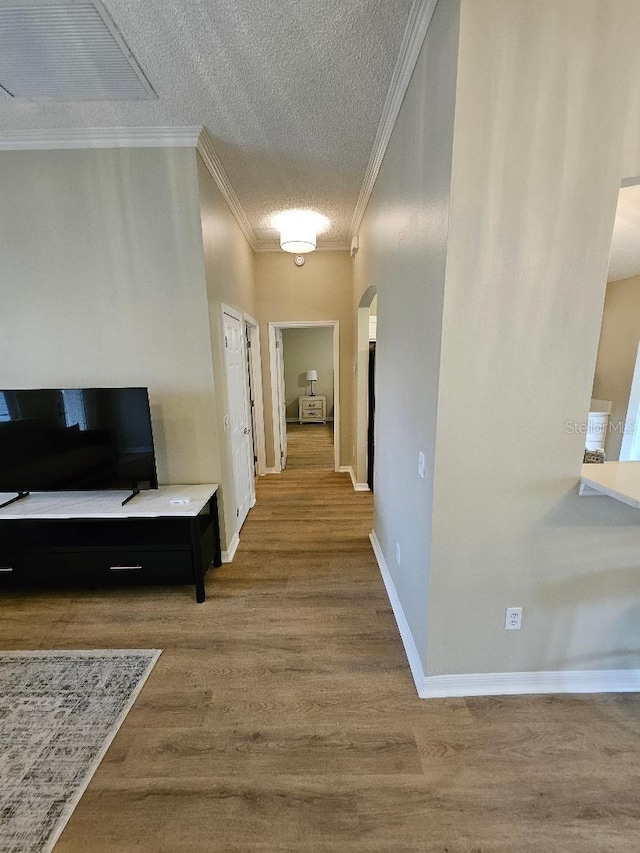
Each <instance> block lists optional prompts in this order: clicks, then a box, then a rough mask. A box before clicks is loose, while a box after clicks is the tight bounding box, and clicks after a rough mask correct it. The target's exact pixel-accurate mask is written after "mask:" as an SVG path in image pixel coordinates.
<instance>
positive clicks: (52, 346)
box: [0, 149, 219, 483]
mask: <svg viewBox="0 0 640 853" xmlns="http://www.w3.org/2000/svg"><path fill="white" fill-rule="evenodd" d="M195 157H196V155H195V152H194V151H193V150H186V149H113V150H111V149H101V150H91V151H88V150H71V151H3V152H0V186H1V187H2V198H3V203H2V205H0V387H47V386H48V387H61V386H62V387H65V386H67V387H74V386H76V387H77V386H122V385H145V386H148V387H149V394H150V400H151V408H152V420H153V429H154V437H155V445H156V453H157V463H158V476H159V480H160V482H161V483H199V482H200V483H201V482H209V481H214V482H215V481H216V480H215V478H216V475H217V473H218V472H219V461H218V458H217V451H216V448H215V442H214V440H213V439H212V433H211V422H212V418H213V416H214V408H213V369H212V359H211V342H210V337H209V326H208V318H207V295H206V289H205V281H204V268H203V255H202V241H201V236H200V208H199V199H198V184H197V177H196V159H195Z"/></svg>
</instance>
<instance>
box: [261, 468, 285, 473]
mask: <svg viewBox="0 0 640 853" xmlns="http://www.w3.org/2000/svg"><path fill="white" fill-rule="evenodd" d="M264 473H265V474H281V473H282V472H281V471H280V469H279V468H265V470H264Z"/></svg>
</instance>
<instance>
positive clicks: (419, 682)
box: [369, 530, 640, 699]
mask: <svg viewBox="0 0 640 853" xmlns="http://www.w3.org/2000/svg"><path fill="white" fill-rule="evenodd" d="M369 538H370V539H371V544H372V546H373V552H374V554H375V555H376V560H377V561H378V566H379V568H380V574H381V575H382V580H383V582H384V585H385V588H386V590H387V595H388V596H389V602H390V604H391V609H392V610H393V615H394V616H395V619H396V623H397V625H398V630H399V632H400V637H401V639H402V643H403V645H404V650H405V653H406V655H407V660H408V661H409V668H410V669H411V674H412V676H413V680H414V683H415V685H416V690H417V691H418V696H420V698H421V699H446V698H451V697H455V696H507V695H523V694H531V693H637V692H640V669H595V670H561V671H556V670H549V671H544V672H476V673H463V674H461V675H429V676H427V675H425V673H424V669H423V666H422V661H421V660H420V655H419V653H418V649H417V648H416V644H415V642H414V639H413V635H412V634H411V629H410V628H409V623H408V622H407V619H406V616H405V615H404V610H403V609H402V604H401V603H400V599H399V598H398V593H397V591H396V588H395V584H394V583H393V578H392V577H391V573H390V571H389V567H388V566H387V562H386V560H385V558H384V554H383V553H382V548H381V547H380V542H379V541H378V537H377V536H376V532H375V530H372V531H371V535H370V537H369Z"/></svg>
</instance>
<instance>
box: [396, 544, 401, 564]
mask: <svg viewBox="0 0 640 853" xmlns="http://www.w3.org/2000/svg"><path fill="white" fill-rule="evenodd" d="M396 563H397V564H398V565H400V543H399V542H396Z"/></svg>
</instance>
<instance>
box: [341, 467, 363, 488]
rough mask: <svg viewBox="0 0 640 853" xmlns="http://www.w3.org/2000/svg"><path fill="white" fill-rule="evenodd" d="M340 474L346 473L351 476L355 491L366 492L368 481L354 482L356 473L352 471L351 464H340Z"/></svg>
mask: <svg viewBox="0 0 640 853" xmlns="http://www.w3.org/2000/svg"><path fill="white" fill-rule="evenodd" d="M338 470H339V471H340V472H341V473H342V474H348V475H349V476H350V477H351V482H352V483H353V488H354V490H355V491H356V492H368V491H369V484H368V483H358V482H356V475H355V473H354V470H353V468H352V467H351V465H341V466H340V468H339V469H338Z"/></svg>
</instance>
